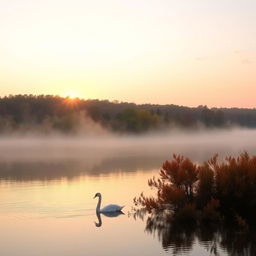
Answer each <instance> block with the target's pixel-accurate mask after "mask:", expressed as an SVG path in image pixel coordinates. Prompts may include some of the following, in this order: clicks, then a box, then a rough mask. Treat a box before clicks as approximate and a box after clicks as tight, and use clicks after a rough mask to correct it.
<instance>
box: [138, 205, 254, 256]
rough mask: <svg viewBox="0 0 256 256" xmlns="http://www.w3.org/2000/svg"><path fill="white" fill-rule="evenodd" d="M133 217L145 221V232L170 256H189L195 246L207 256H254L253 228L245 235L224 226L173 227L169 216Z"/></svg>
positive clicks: (143, 214)
mask: <svg viewBox="0 0 256 256" xmlns="http://www.w3.org/2000/svg"><path fill="white" fill-rule="evenodd" d="M146 216H147V217H146ZM134 217H135V219H136V218H138V217H139V218H144V219H146V220H145V222H146V227H145V231H146V232H147V233H149V234H153V235H156V236H157V237H158V239H159V241H160V242H161V243H162V247H163V249H164V250H166V251H168V252H169V253H171V255H180V254H189V253H190V252H191V251H192V250H193V249H194V246H195V244H197V243H199V245H200V246H201V247H203V248H205V249H206V250H207V252H208V253H209V255H215V256H218V255H225V254H227V255H232V256H250V255H256V232H255V227H254V226H252V227H251V229H250V231H247V232H244V231H242V230H238V229H237V227H235V226H230V225H227V224H221V225H209V224H205V223H204V224H203V223H200V224H190V225H188V224H185V223H173V222H171V221H170V213H168V212H164V213H161V214H160V213H157V214H151V215H147V214H146V212H145V211H144V210H142V211H141V210H140V211H137V212H136V213H135V215H134Z"/></svg>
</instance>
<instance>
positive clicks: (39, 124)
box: [0, 95, 256, 134]
mask: <svg viewBox="0 0 256 256" xmlns="http://www.w3.org/2000/svg"><path fill="white" fill-rule="evenodd" d="M170 102H171V99H170ZM92 122H93V123H94V124H97V125H99V126H100V127H104V129H106V130H109V131H114V132H116V133H143V132H147V131H152V130H165V129H170V128H182V129H198V128H202V127H203V128H209V129H210V128H228V127H233V126H238V127H246V128H255V127H256V109H255V108H254V109H241V108H208V107H207V106H201V105H200V106H198V107H185V106H178V105H173V104H169V105H154V104H141V105H137V104H135V103H127V102H119V101H112V102H111V101H108V100H97V99H96V100H84V99H79V98H76V99H71V98H69V97H60V96H53V95H39V96H35V95H9V96H5V97H1V98H0V133H1V134H7V133H11V132H15V131H31V130H38V131H40V132H42V133H46V134H47V133H48V132H50V131H53V130H55V131H58V132H61V133H75V132H78V131H79V132H86V129H84V127H86V124H88V123H92Z"/></svg>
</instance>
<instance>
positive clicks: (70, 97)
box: [66, 92, 78, 100]
mask: <svg viewBox="0 0 256 256" xmlns="http://www.w3.org/2000/svg"><path fill="white" fill-rule="evenodd" d="M66 98H69V99H70V100H75V99H77V98H78V95H77V94H76V93H74V92H70V93H67V94H66Z"/></svg>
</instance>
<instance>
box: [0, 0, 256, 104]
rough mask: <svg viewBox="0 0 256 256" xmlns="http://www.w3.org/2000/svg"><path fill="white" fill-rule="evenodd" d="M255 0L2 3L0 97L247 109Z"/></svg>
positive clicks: (252, 81)
mask: <svg viewBox="0 0 256 256" xmlns="http://www.w3.org/2000/svg"><path fill="white" fill-rule="evenodd" d="M255 12H256V2H255V1H254V0H243V1H242V0H236V1H231V0H217V1H212V0H195V1H187V0H150V1H148V0H139V1H138V0H136V1H135V0H130V1H127V0H94V1H89V0H83V1H82V0H73V1H71V0H62V1H61V0H44V1H42V0H38V1H30V0H23V1H19V0H10V1H5V2H4V3H3V4H2V5H1V9H0V33H1V40H0V84H1V86H0V95H1V96H4V95H8V94H25V93H26V94H30V93H31V94H58V95H61V96H67V95H75V96H78V97H81V98H98V99H109V100H115V99H117V100H120V101H129V102H136V103H158V104H178V105H187V106H198V105H208V106H216V107H255V99H254V96H255V95H256V72H255V70H256V69H255V68H256V33H255V32H256V31H255V28H256V18H255Z"/></svg>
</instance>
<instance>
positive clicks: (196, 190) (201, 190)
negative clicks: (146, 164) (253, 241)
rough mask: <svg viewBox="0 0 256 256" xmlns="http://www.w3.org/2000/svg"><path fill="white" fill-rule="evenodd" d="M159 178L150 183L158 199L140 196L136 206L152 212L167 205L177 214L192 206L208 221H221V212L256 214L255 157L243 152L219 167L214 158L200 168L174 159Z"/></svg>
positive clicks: (164, 167)
mask: <svg viewBox="0 0 256 256" xmlns="http://www.w3.org/2000/svg"><path fill="white" fill-rule="evenodd" d="M159 174H160V177H159V178H155V177H153V178H152V179H150V180H149V181H148V184H149V186H150V187H151V188H154V189H156V190H157V197H156V198H153V197H150V198H147V197H145V196H144V195H141V196H140V197H139V198H138V199H136V203H137V205H141V206H145V207H146V208H147V209H150V210H152V209H154V208H155V209H161V208H164V207H166V206H167V205H168V206H171V208H172V209H173V210H174V211H175V212H176V213H177V212H182V211H181V210H182V209H184V207H188V205H193V206H195V209H196V210H197V211H199V212H201V217H202V219H205V220H213V219H220V212H221V213H227V214H239V215H242V216H247V215H250V214H251V215H253V214H254V213H256V156H253V157H250V156H249V155H248V153H246V152H244V153H242V154H240V156H238V157H237V158H234V157H227V158H226V161H225V162H222V163H218V161H217V155H215V156H213V157H212V158H211V159H210V160H209V161H207V162H205V163H203V164H202V165H197V164H194V163H192V161H191V160H190V159H188V158H184V157H183V156H176V155H173V159H172V160H171V161H165V162H164V164H163V166H162V168H161V169H160V173H159ZM190 210H191V209H190ZM188 212H189V211H188ZM190 212H193V211H192V210H191V211H190ZM193 214H194V213H193Z"/></svg>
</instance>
